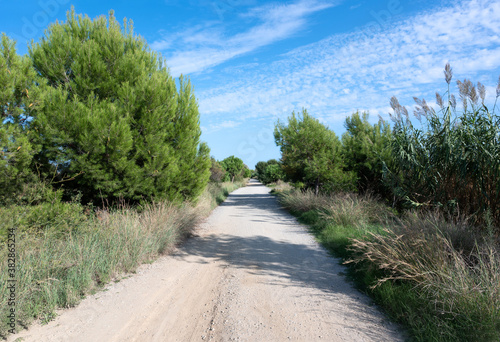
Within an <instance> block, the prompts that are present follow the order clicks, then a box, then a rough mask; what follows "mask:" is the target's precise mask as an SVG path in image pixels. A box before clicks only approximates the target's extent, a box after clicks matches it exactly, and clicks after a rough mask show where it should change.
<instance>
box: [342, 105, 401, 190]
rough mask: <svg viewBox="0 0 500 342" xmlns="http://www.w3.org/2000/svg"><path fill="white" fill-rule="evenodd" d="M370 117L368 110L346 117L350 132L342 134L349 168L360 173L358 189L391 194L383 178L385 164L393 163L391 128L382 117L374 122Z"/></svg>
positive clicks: (346, 125) (346, 162) (343, 149)
mask: <svg viewBox="0 0 500 342" xmlns="http://www.w3.org/2000/svg"><path fill="white" fill-rule="evenodd" d="M368 117H369V114H368V113H366V112H364V113H362V114H361V115H360V113H359V112H356V113H353V114H352V115H351V116H350V117H348V118H346V121H345V124H344V126H345V128H346V132H345V133H344V134H343V135H342V152H343V156H344V160H345V169H346V170H348V171H353V172H355V173H356V176H357V179H358V180H357V188H358V191H360V192H366V191H374V192H376V193H378V194H380V195H383V196H389V194H390V191H389V189H388V188H387V187H386V186H385V185H384V183H383V179H382V178H383V164H384V163H385V164H386V165H392V162H393V158H392V154H391V150H390V142H391V138H392V132H391V128H390V126H389V124H388V123H387V122H385V121H382V120H380V121H379V122H378V123H376V124H374V125H371V124H370V123H369V122H368Z"/></svg>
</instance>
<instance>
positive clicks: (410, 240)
mask: <svg viewBox="0 0 500 342" xmlns="http://www.w3.org/2000/svg"><path fill="white" fill-rule="evenodd" d="M280 201H281V203H282V204H283V205H284V206H285V207H286V208H288V209H289V210H291V211H292V212H293V213H295V214H296V215H297V216H299V220H301V221H302V222H304V223H308V224H310V225H311V228H312V229H311V231H312V232H313V233H314V234H315V235H316V237H317V238H318V240H319V241H320V242H321V243H322V244H323V245H324V246H325V247H327V248H328V249H329V250H330V251H332V252H333V253H334V254H336V255H338V256H340V257H342V258H344V260H345V261H346V262H347V263H348V265H350V266H351V273H350V274H351V276H352V277H353V278H354V279H355V281H356V283H357V284H358V285H359V286H360V288H361V289H363V290H364V291H366V292H367V293H369V294H370V295H371V296H372V297H373V298H374V299H375V300H376V302H377V303H378V304H379V305H380V306H382V307H383V308H384V309H385V310H386V312H387V313H388V314H389V315H390V316H391V317H392V318H393V319H395V320H396V321H398V322H401V323H403V324H404V325H405V326H406V327H407V328H408V331H409V333H410V334H411V338H412V339H413V340H417V341H498V339H499V338H500V256H499V254H498V246H496V245H495V244H494V240H493V239H490V238H489V237H488V236H485V235H484V234H482V233H481V232H479V231H478V230H477V229H475V228H474V227H473V226H472V225H471V223H470V222H468V221H467V220H466V219H464V218H463V217H462V218H456V219H455V220H452V221H449V220H446V219H445V217H444V215H443V214H442V213H439V212H437V211H435V212H409V213H407V214H406V215H405V216H404V217H402V218H401V217H397V216H396V215H395V214H394V213H393V212H392V210H391V209H390V208H387V207H385V206H384V205H383V204H382V203H380V202H378V201H376V199H374V198H372V197H370V196H366V195H363V196H361V195H357V194H333V195H331V196H319V197H318V198H316V199H314V198H313V197H311V194H308V193H304V192H300V191H289V192H284V193H282V194H280Z"/></svg>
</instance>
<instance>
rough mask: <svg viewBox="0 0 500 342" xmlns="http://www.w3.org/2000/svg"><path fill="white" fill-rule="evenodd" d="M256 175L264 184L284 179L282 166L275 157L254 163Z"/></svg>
mask: <svg viewBox="0 0 500 342" xmlns="http://www.w3.org/2000/svg"><path fill="white" fill-rule="evenodd" d="M255 170H256V173H257V174H256V177H257V178H258V179H259V181H261V182H262V183H264V184H270V183H274V182H277V181H280V180H284V179H285V173H284V172H283V167H282V165H281V163H280V162H279V161H277V160H276V159H269V160H268V161H267V162H265V161H260V162H258V163H257V164H256V165H255Z"/></svg>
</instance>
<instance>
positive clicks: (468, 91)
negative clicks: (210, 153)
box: [256, 64, 500, 226]
mask: <svg viewBox="0 0 500 342" xmlns="http://www.w3.org/2000/svg"><path fill="white" fill-rule="evenodd" d="M444 74H445V81H446V83H447V90H446V92H445V93H443V94H440V93H436V103H437V104H438V106H439V108H438V109H434V108H432V107H431V106H430V105H429V104H428V103H427V102H426V101H425V100H424V99H419V98H416V97H415V98H414V100H415V102H416V106H415V110H414V115H415V117H416V120H417V121H419V123H420V125H419V126H421V127H422V128H418V127H417V126H416V125H415V124H414V123H413V122H412V120H410V115H409V112H408V109H407V108H406V107H404V106H402V105H400V104H399V101H398V100H397V99H396V98H395V97H393V98H392V99H391V107H392V108H393V110H394V113H393V114H391V119H392V120H393V122H394V124H393V127H392V128H391V126H390V125H389V123H388V122H386V121H384V120H382V118H380V120H379V121H378V122H377V123H375V124H370V123H369V115H368V113H366V112H363V113H360V112H356V113H354V114H352V115H351V116H349V117H348V118H347V119H346V120H345V123H344V127H345V129H346V132H345V133H344V134H343V135H342V137H341V138H340V139H339V137H337V136H336V134H335V133H334V132H333V131H331V130H330V129H329V128H328V127H326V126H325V125H323V124H322V123H320V122H319V120H317V119H315V118H314V117H313V116H311V115H310V114H309V113H308V112H307V110H305V109H304V110H302V112H301V113H295V112H293V113H292V115H291V116H290V117H289V118H288V120H287V122H281V121H278V122H277V123H276V125H275V130H274V136H275V141H276V145H277V146H279V147H280V150H281V159H280V161H279V162H278V161H275V160H271V161H268V162H259V163H257V165H256V175H257V177H258V178H259V179H260V180H261V181H263V182H264V183H270V182H274V181H276V180H278V179H282V180H287V181H289V182H291V183H292V184H293V185H294V186H295V187H296V188H299V189H303V190H307V189H310V190H312V191H314V193H315V194H319V193H321V192H322V193H331V192H338V191H348V192H349V191H355V192H359V193H366V192H370V193H373V194H376V195H377V196H379V197H381V198H382V199H385V201H386V202H387V203H388V204H390V205H391V206H393V207H396V208H398V209H404V208H438V209H440V210H443V211H444V212H446V213H448V214H457V213H460V214H462V215H467V216H468V217H471V218H473V220H474V221H475V222H477V223H485V224H490V223H493V224H496V225H497V226H499V225H500V205H499V203H500V144H499V142H500V116H498V115H497V114H495V107H496V100H497V99H498V97H500V79H499V84H498V86H497V90H496V98H495V104H494V105H493V108H491V107H490V108H488V106H487V105H486V103H485V98H486V90H485V86H484V85H483V84H481V83H480V82H477V84H474V83H472V82H471V81H470V80H467V79H465V80H464V81H460V80H458V81H457V86H458V89H459V95H458V97H459V99H460V102H461V106H460V105H457V98H456V97H455V95H454V94H452V93H451V92H450V83H451V80H452V76H453V72H452V69H451V67H450V65H449V64H447V65H446V67H445V70H444ZM414 121H415V120H414ZM271 168H272V169H271ZM271 175H273V176H271ZM488 222H490V223H488Z"/></svg>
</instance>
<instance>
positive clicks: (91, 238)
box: [0, 183, 244, 338]
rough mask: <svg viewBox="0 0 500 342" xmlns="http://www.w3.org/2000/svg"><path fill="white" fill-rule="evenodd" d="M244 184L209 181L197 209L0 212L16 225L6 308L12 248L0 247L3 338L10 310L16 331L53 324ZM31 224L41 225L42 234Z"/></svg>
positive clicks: (166, 246)
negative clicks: (39, 323) (36, 321)
mask: <svg viewBox="0 0 500 342" xmlns="http://www.w3.org/2000/svg"><path fill="white" fill-rule="evenodd" d="M243 185H244V183H234V184H233V183H222V184H209V185H208V187H207V189H206V191H205V192H204V193H203V195H202V196H201V198H200V199H199V201H198V203H197V204H196V205H191V204H188V203H186V204H184V205H180V206H179V205H172V204H169V203H153V204H148V205H145V206H143V207H141V208H122V209H119V210H114V211H109V212H108V211H97V212H95V213H87V214H86V215H85V211H86V209H85V208H82V207H80V206H79V205H77V204H71V206H73V207H74V208H72V209H73V210H66V209H67V208H65V209H64V210H62V211H60V212H59V211H58V212H56V213H55V214H54V213H52V214H51V215H46V212H45V211H42V213H41V215H36V214H33V213H32V211H33V210H35V211H37V210H40V208H31V209H28V208H24V212H23V208H1V210H0V222H1V223H2V225H3V227H2V228H3V229H4V230H6V229H8V228H16V233H15V238H16V241H15V249H16V266H15V279H16V288H15V306H9V305H8V299H9V298H10V297H9V295H10V289H9V284H11V283H9V282H8V279H9V273H8V258H7V255H8V253H9V251H8V250H7V248H6V243H5V241H4V242H2V246H1V249H0V260H1V261H0V336H2V337H4V338H5V337H6V335H7V334H8V330H10V327H9V325H8V323H9V319H8V318H7V316H8V315H9V313H10V311H9V310H10V308H12V307H15V318H16V324H15V325H16V330H19V329H21V328H23V327H27V326H28V325H29V324H30V323H31V322H32V321H33V320H34V319H41V320H42V321H49V320H51V319H52V318H53V317H54V316H55V310H56V309H57V308H64V307H71V306H75V305H76V304H78V302H79V301H80V300H81V299H82V298H83V297H84V296H85V295H87V294H89V293H93V292H95V291H96V290H98V289H99V288H102V286H103V285H104V284H106V283H107V282H109V281H111V280H113V279H116V277H117V276H119V275H120V274H123V273H124V272H133V271H134V270H135V269H136V268H137V267H138V266H139V265H140V264H143V263H146V262H151V261H153V260H154V259H155V258H157V257H158V256H159V255H161V254H164V253H167V252H168V251H169V250H170V249H172V248H173V247H174V246H175V245H176V244H178V243H179V242H180V241H182V239H183V238H185V237H186V236H188V234H189V233H190V231H191V230H192V229H193V228H194V227H195V226H196V224H197V223H198V222H199V221H200V220H201V219H202V218H204V217H206V216H207V215H208V214H209V213H210V211H211V210H212V209H213V208H215V207H216V206H217V205H218V204H220V203H221V202H222V201H224V199H225V198H226V197H227V195H228V194H229V193H230V192H231V191H233V190H235V189H237V188H238V187H241V186H243ZM7 209H10V210H7ZM27 217H28V218H27ZM34 217H37V219H33V218H34ZM40 217H41V218H40ZM33 220H34V221H33ZM33 222H39V223H40V222H41V223H43V229H40V224H38V225H37V224H34V223H33ZM30 225H32V226H31V228H32V229H29V228H30ZM35 228H36V230H35Z"/></svg>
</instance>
